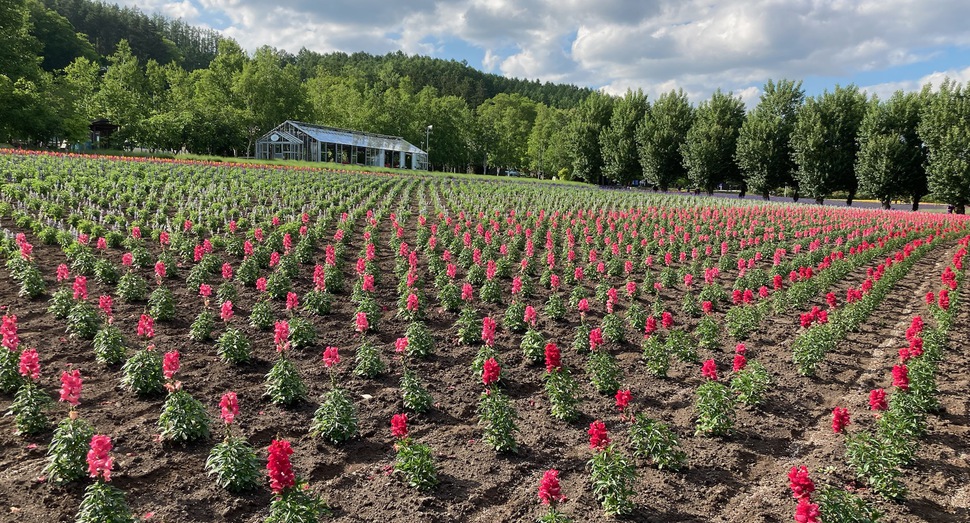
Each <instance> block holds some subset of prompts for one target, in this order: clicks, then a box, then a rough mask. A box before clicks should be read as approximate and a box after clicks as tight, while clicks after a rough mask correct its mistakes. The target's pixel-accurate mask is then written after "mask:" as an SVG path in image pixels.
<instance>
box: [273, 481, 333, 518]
mask: <svg viewBox="0 0 970 523" xmlns="http://www.w3.org/2000/svg"><path fill="white" fill-rule="evenodd" d="M304 487H306V485H305V484H303V483H300V482H297V484H296V485H295V486H293V487H291V488H288V489H286V490H284V491H283V492H282V493H281V494H280V495H279V496H277V497H276V498H275V499H273V502H272V503H270V505H269V516H267V517H266V519H265V520H263V521H264V523H317V522H318V521H320V519H321V518H323V517H325V516H329V515H330V507H328V506H327V503H326V502H325V501H323V500H322V499H321V498H320V496H319V495H318V494H316V493H314V492H311V491H310V490H309V489H307V488H304Z"/></svg>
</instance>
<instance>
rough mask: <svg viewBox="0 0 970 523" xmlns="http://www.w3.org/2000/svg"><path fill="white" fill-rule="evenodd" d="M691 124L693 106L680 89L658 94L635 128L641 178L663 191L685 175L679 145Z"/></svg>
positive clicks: (692, 121) (692, 120) (684, 138)
mask: <svg viewBox="0 0 970 523" xmlns="http://www.w3.org/2000/svg"><path fill="white" fill-rule="evenodd" d="M693 123H694V108H693V107H692V106H691V104H690V101H689V100H688V99H687V94H686V93H684V91H683V90H679V91H670V92H668V93H664V94H662V95H660V97H659V98H657V100H656V101H655V102H654V103H653V106H651V107H650V109H649V110H648V111H646V113H645V114H644V119H643V122H642V123H641V124H640V125H639V126H638V127H637V131H636V141H637V147H638V148H639V152H640V163H641V164H642V165H643V175H644V179H646V180H647V181H648V182H650V183H652V184H654V185H657V186H658V187H659V188H660V190H662V191H666V190H667V189H668V188H669V187H670V186H671V185H672V184H675V183H676V181H677V180H678V179H680V178H685V177H686V176H687V170H686V169H685V167H684V162H683V157H682V156H681V151H680V145H681V144H682V143H684V141H685V140H686V139H687V132H688V131H689V130H690V128H691V126H692V125H693Z"/></svg>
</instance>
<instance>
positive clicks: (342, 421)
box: [310, 388, 357, 444]
mask: <svg viewBox="0 0 970 523" xmlns="http://www.w3.org/2000/svg"><path fill="white" fill-rule="evenodd" d="M356 435H357V409H356V408H354V403H353V402H352V401H350V398H349V397H348V396H347V393H346V392H345V391H344V390H343V389H339V388H337V389H334V390H331V391H330V392H328V393H326V394H324V396H323V401H322V402H321V403H320V407H319V408H317V411H316V412H315V413H314V414H313V422H312V423H311V424H310V436H312V437H314V438H323V440H324V441H327V442H329V443H333V444H337V443H343V442H345V441H347V440H349V439H351V438H353V437H354V436H356Z"/></svg>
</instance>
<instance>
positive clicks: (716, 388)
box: [694, 381, 734, 436]
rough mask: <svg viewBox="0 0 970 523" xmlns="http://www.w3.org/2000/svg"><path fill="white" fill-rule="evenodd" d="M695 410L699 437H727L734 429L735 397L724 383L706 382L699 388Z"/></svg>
mask: <svg viewBox="0 0 970 523" xmlns="http://www.w3.org/2000/svg"><path fill="white" fill-rule="evenodd" d="M694 410H695V412H696V413H697V421H696V423H695V427H696V429H697V430H696V434H698V435H701V434H703V435H705V436H726V435H728V434H730V432H731V430H732V429H733V428H734V397H733V396H732V395H731V391H730V389H728V388H727V387H726V386H725V385H724V384H723V383H718V382H716V381H706V382H704V384H703V385H701V386H700V387H697V400H696V403H695V404H694Z"/></svg>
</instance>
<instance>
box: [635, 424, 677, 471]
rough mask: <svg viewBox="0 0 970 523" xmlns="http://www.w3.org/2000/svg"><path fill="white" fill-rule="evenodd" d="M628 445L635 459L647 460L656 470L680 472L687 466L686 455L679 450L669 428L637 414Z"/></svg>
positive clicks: (675, 436)
mask: <svg viewBox="0 0 970 523" xmlns="http://www.w3.org/2000/svg"><path fill="white" fill-rule="evenodd" d="M630 443H631V445H632V446H633V455H634V456H635V457H638V458H641V459H646V460H649V461H650V462H651V463H653V464H654V466H656V467H657V468H658V469H660V470H663V469H670V470H680V469H682V468H684V467H686V466H687V454H686V453H685V452H684V451H683V450H681V449H680V442H679V441H678V440H677V435H676V434H674V432H673V431H672V430H670V427H668V426H667V425H665V424H663V423H661V422H659V421H657V420H653V419H650V418H649V417H647V416H646V415H644V414H637V416H636V418H635V419H634V421H633V425H631V426H630Z"/></svg>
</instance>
